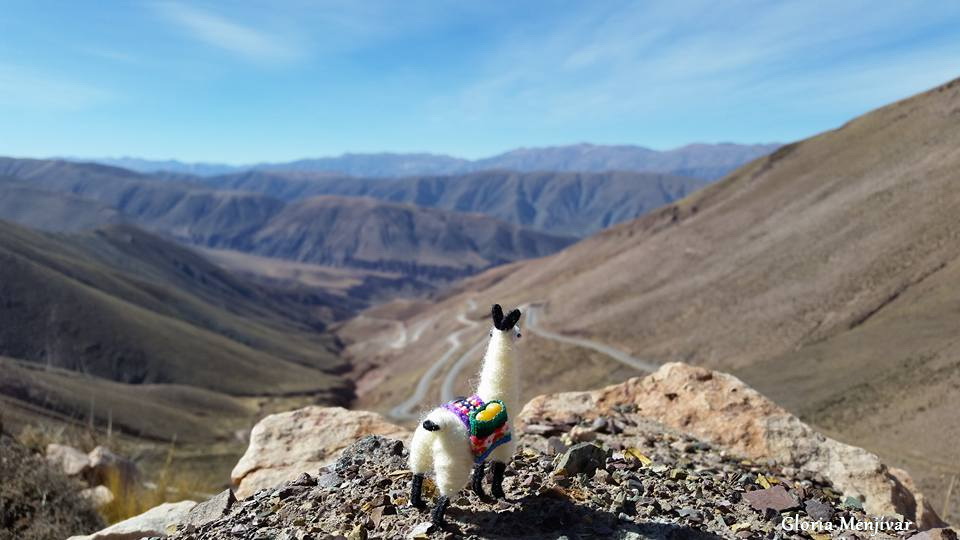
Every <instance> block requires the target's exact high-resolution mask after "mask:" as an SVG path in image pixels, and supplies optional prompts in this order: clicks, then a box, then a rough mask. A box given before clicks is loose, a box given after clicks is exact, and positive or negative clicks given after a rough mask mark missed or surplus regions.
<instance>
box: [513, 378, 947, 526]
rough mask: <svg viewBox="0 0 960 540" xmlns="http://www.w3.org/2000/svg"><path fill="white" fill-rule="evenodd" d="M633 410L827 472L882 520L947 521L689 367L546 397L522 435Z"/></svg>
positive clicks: (874, 469) (860, 461)
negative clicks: (886, 517)
mask: <svg viewBox="0 0 960 540" xmlns="http://www.w3.org/2000/svg"><path fill="white" fill-rule="evenodd" d="M624 411H628V414H630V415H635V416H637V417H643V418H647V419H650V420H654V421H656V422H660V423H662V424H664V425H666V426H669V427H672V428H674V429H678V430H681V431H684V432H687V433H690V434H692V435H694V436H696V437H698V438H701V439H703V440H705V441H709V442H710V443H713V444H715V445H718V446H722V447H724V448H727V449H729V450H732V451H734V452H737V453H739V454H741V455H743V456H745V457H749V458H752V459H757V460H768V459H772V460H774V461H776V462H777V463H779V464H781V465H783V466H791V467H797V468H799V469H802V470H806V471H809V472H811V473H815V474H820V475H822V476H823V477H824V478H825V479H827V480H829V481H830V482H831V483H832V484H833V485H835V486H836V487H837V488H838V489H840V490H842V491H843V492H844V493H845V494H847V495H849V496H852V497H854V498H856V499H858V500H861V501H862V502H863V505H864V508H865V509H866V510H867V511H868V512H869V513H871V514H874V515H881V516H882V515H894V514H899V515H902V516H905V517H906V518H907V519H911V520H914V521H916V522H918V523H919V524H920V525H921V527H922V528H930V527H935V526H938V525H940V524H942V521H941V520H940V519H939V517H938V516H937V515H936V513H935V512H934V511H933V509H932V508H931V507H930V505H929V504H928V503H926V502H925V501H924V500H923V498H922V497H921V496H920V495H919V493H918V492H917V491H916V489H915V488H914V487H913V483H912V481H911V480H910V479H909V475H907V474H906V472H905V471H891V470H890V469H888V468H887V467H886V466H885V465H884V464H883V463H881V462H880V459H879V458H878V457H877V456H876V455H874V454H872V453H870V452H868V451H866V450H864V449H862V448H857V447H854V446H850V445H847V444H843V443H841V442H839V441H835V440H833V439H830V438H829V437H826V436H824V435H822V434H820V433H818V432H816V431H815V430H814V429H812V428H811V427H810V426H808V425H807V424H805V423H803V422H802V421H800V420H799V419H798V418H797V417H795V416H793V415H792V414H790V413H788V412H787V411H786V410H784V409H783V408H781V407H779V406H777V405H776V404H775V403H773V402H772V401H770V400H769V399H767V398H765V397H764V396H763V395H761V394H760V393H758V392H757V391H755V390H753V389H751V388H750V387H748V386H747V385H746V384H744V383H743V382H742V381H740V380H739V379H737V378H736V377H734V376H732V375H728V374H724V373H719V372H715V371H711V370H708V369H704V368H699V367H694V366H690V365H687V364H682V363H670V364H665V365H664V366H663V367H661V368H660V369H659V370H658V371H657V372H655V373H653V374H652V375H649V376H647V377H642V378H633V379H630V380H628V381H626V382H624V383H621V384H616V385H612V386H608V387H606V388H602V389H600V390H595V391H590V392H567V393H561V394H553V395H544V396H539V397H537V398H534V399H533V400H531V401H530V402H529V403H528V404H527V405H526V406H525V407H524V408H523V410H522V411H521V413H520V419H519V424H520V426H521V429H523V426H526V427H527V429H532V430H537V429H543V428H542V427H540V426H550V425H557V424H561V425H562V424H568V425H576V424H580V423H582V422H584V421H590V420H594V419H600V418H605V417H611V416H613V415H616V414H621V413H623V412H624Z"/></svg>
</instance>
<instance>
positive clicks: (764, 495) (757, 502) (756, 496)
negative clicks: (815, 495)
mask: <svg viewBox="0 0 960 540" xmlns="http://www.w3.org/2000/svg"><path fill="white" fill-rule="evenodd" d="M743 498H744V499H746V500H747V502H749V503H750V506H752V507H753V508H754V509H755V510H759V511H761V512H762V511H764V510H766V509H767V508H772V509H774V510H776V511H777V512H782V511H784V510H789V509H791V508H795V507H796V506H797V505H798V504H799V502H798V501H797V499H796V498H795V497H794V496H793V495H791V494H790V493H789V492H788V491H787V490H786V489H784V487H783V486H780V485H777V486H773V487H772V488H769V489H758V490H757V491H750V492H747V493H744V494H743Z"/></svg>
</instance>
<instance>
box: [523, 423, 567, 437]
mask: <svg viewBox="0 0 960 540" xmlns="http://www.w3.org/2000/svg"><path fill="white" fill-rule="evenodd" d="M523 431H525V432H526V433H530V434H533V435H550V434H552V433H560V432H561V431H563V430H561V429H560V428H559V427H557V426H552V425H549V424H527V425H526V427H524V428H523Z"/></svg>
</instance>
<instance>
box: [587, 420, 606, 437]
mask: <svg viewBox="0 0 960 540" xmlns="http://www.w3.org/2000/svg"><path fill="white" fill-rule="evenodd" d="M606 429H607V419H606V418H603V417H600V418H595V419H594V420H593V422H591V423H590V430H591V431H596V432H599V433H603V432H604V431H606Z"/></svg>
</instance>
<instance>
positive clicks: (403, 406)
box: [390, 298, 477, 420]
mask: <svg viewBox="0 0 960 540" xmlns="http://www.w3.org/2000/svg"><path fill="white" fill-rule="evenodd" d="M475 308H476V302H474V301H473V299H472V298H471V299H470V300H467V309H466V310H465V311H462V312H460V314H458V315H457V322H459V323H460V324H463V325H465V327H464V328H461V329H460V330H457V331H455V332H451V333H450V334H447V343H448V344H449V346H450V347H449V348H448V349H447V352H445V353H443V355H442V356H441V357H440V358H438V359H437V361H436V362H434V363H433V365H432V366H430V368H429V369H427V371H426V372H424V374H423V375H422V376H421V377H420V380H419V381H417V386H416V387H415V388H414V389H413V393H412V394H410V397H408V398H407V399H406V400H404V401H403V403H400V404H399V405H397V406H395V407H393V408H392V409H390V416H391V417H393V418H395V419H397V420H415V419H416V418H418V417H419V415H418V414H417V411H418V409H419V408H420V407H421V404H422V403H423V400H424V398H425V397H426V396H427V392H428V391H430V382H431V381H433V379H434V378H436V376H437V374H438V373H440V370H441V369H443V366H444V365H445V364H446V363H447V362H448V361H449V360H450V358H451V357H452V356H453V354H454V353H455V352H457V350H458V349H459V348H460V335H461V334H462V333H464V332H466V331H468V330H472V329H473V327H474V326H476V325H477V323H476V322H475V321H471V320H470V319H468V318H467V316H466V315H467V313H468V312H470V311H472V310H473V309H475Z"/></svg>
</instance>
